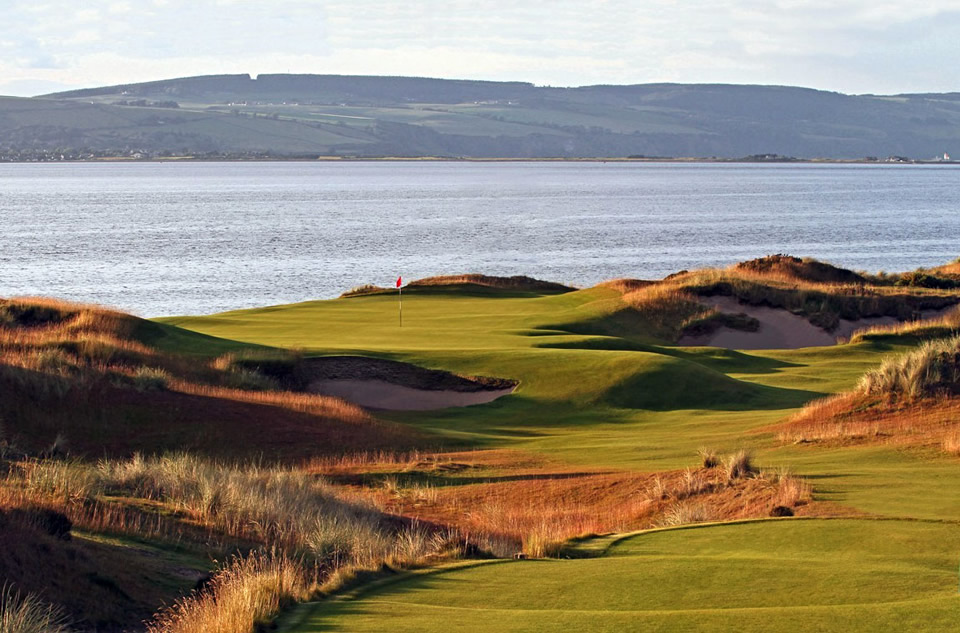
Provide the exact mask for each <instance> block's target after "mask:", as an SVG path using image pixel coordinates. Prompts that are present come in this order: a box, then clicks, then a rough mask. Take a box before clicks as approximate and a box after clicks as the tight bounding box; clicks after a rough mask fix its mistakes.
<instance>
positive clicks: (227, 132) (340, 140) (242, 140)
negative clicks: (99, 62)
mask: <svg viewBox="0 0 960 633" xmlns="http://www.w3.org/2000/svg"><path fill="white" fill-rule="evenodd" d="M60 127H63V128H69V129H70V130H71V134H73V135H74V136H75V137H82V139H83V143H82V146H83V147H90V148H93V149H100V148H104V149H119V148H122V147H124V146H125V145H131V144H132V145H135V146H136V145H140V146H143V147H147V148H151V149H152V148H154V147H158V146H162V147H166V148H168V149H175V148H179V147H183V146H188V147H191V148H197V147H202V148H203V149H205V150H207V151H212V150H217V151H274V152H278V153H281V154H284V153H286V154H290V153H315V152H322V151H324V150H329V148H331V147H336V146H347V145H349V146H354V145H357V146H359V145H362V144H363V143H366V142H368V140H366V139H363V138H357V137H356V135H351V136H343V135H341V134H338V133H337V131H336V130H331V129H328V128H323V129H320V128H316V127H311V126H309V125H303V124H302V123H299V122H295V121H289V120H287V121H275V120H272V119H267V118H259V119H254V118H247V117H237V116H233V115H231V114H229V113H219V112H213V113H211V112H207V111H202V110H189V109H169V108H146V107H124V106H114V105H106V104H94V103H88V102H74V101H52V100H43V99H18V98H13V97H0V130H3V131H4V132H5V133H6V134H7V135H8V136H10V135H12V136H15V137H17V138H20V137H23V138H27V139H33V138H47V136H45V134H48V133H49V130H51V129H55V128H60ZM188 137H191V138H189V139H188ZM194 137H195V138H194ZM160 138H166V139H167V140H166V141H162V140H160V141H158V140H157V139H160ZM196 138H200V139H201V141H200V142H199V143H197V142H196ZM170 139H174V140H170ZM184 139H187V140H184ZM164 143H166V145H164ZM11 144H12V145H19V146H22V147H32V146H34V145H32V144H31V143H23V142H21V143H18V142H13V143H11ZM74 144H76V139H74ZM158 144H159V145H158ZM36 146H38V147H46V145H44V144H43V143H42V142H40V143H37V144H36ZM53 146H54V147H59V146H62V144H60V145H58V144H54V145H53ZM71 146H72V145H71Z"/></svg>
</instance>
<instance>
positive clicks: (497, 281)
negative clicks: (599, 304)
mask: <svg viewBox="0 0 960 633" xmlns="http://www.w3.org/2000/svg"><path fill="white" fill-rule="evenodd" d="M461 284H473V285H477V286H487V287H489V288H500V289H503V290H521V291H531V292H570V291H572V290H574V288H571V287H570V286H565V285H563V284H558V283H555V282H552V281H542V280H540V279H534V278H533V277H527V276H524V275H514V276H513V277H497V276H494V275H481V274H476V273H470V274H465V275H440V276H437V277H426V278H424V279H417V280H416V281H411V282H410V283H408V284H407V287H411V288H417V287H423V286H455V285H461Z"/></svg>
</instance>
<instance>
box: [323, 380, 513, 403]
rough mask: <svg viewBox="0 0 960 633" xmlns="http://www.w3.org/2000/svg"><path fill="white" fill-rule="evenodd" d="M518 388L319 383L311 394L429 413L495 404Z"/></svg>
mask: <svg viewBox="0 0 960 633" xmlns="http://www.w3.org/2000/svg"><path fill="white" fill-rule="evenodd" d="M514 389H515V387H509V388H507V389H486V390H483V391H454V390H452V389H442V390H430V389H415V388H413V387H404V386H403V385H397V384H394V383H390V382H387V381H385V380H318V381H316V382H314V383H313V384H312V385H311V391H315V392H316V393H322V394H324V395H327V396H336V397H338V398H343V399H344V400H349V401H350V402H353V403H355V404H359V405H360V406H362V407H366V408H368V409H388V410H391V411H427V410H430V409H446V408H448V407H469V406H470V405H472V404H486V403H487V402H493V401H494V400H496V399H497V398H501V397H503V396H505V395H507V394H510V393H513V390H514Z"/></svg>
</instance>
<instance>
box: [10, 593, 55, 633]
mask: <svg viewBox="0 0 960 633" xmlns="http://www.w3.org/2000/svg"><path fill="white" fill-rule="evenodd" d="M67 631H68V629H67V625H66V618H65V616H64V614H63V612H62V611H61V610H60V609H59V608H58V607H56V606H54V605H51V604H46V603H45V602H43V601H42V600H41V599H40V598H38V597H37V596H35V595H33V594H26V595H23V594H21V593H20V592H19V591H17V590H16V589H15V588H14V586H13V585H9V584H6V583H4V584H3V586H2V587H0V633H67Z"/></svg>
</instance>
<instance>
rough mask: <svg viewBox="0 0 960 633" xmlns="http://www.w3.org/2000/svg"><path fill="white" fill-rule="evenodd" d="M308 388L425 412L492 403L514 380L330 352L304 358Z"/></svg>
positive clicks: (368, 403) (389, 407) (367, 404)
mask: <svg viewBox="0 0 960 633" xmlns="http://www.w3.org/2000/svg"><path fill="white" fill-rule="evenodd" d="M308 363H309V365H308V371H309V372H310V374H311V380H310V382H309V387H308V391H310V392H312V393H319V394H323V395H327V396H336V397H338V398H343V399H344V400H348V401H350V402H353V403H355V404H358V405H360V406H362V407H366V408H368V409H387V410H392V411H427V410H431V409H446V408H448V407H468V406H470V405H474V404H485V403H487V402H493V401H494V400H496V399H497V398H501V397H503V396H505V395H507V394H510V393H513V391H514V390H515V389H516V388H517V383H516V382H514V381H511V380H505V379H502V378H487V377H479V376H458V375H456V374H452V373H450V372H446V371H440V370H436V369H425V368H423V367H418V366H416V365H411V364H409V363H401V362H398V361H392V360H384V359H379V358H364V357H360V356H330V357H325V358H314V359H310V360H309V361H308Z"/></svg>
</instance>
